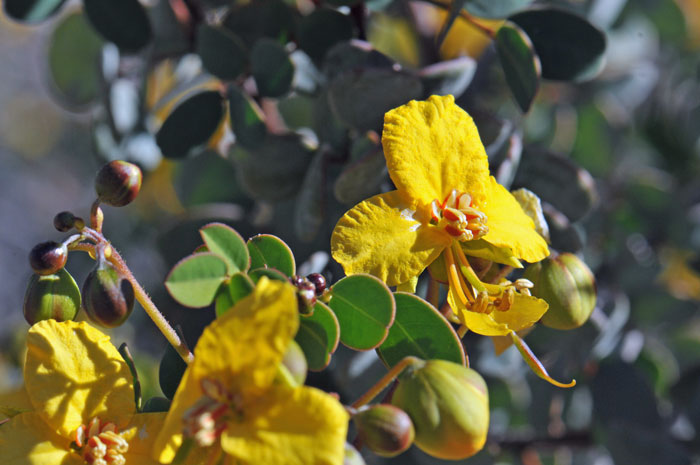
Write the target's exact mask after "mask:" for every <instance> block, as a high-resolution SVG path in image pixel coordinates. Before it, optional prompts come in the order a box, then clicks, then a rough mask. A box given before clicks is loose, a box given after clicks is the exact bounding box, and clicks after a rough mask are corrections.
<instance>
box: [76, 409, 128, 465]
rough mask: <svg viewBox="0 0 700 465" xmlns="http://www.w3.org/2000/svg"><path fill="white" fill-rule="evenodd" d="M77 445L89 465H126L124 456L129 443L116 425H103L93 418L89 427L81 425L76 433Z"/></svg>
mask: <svg viewBox="0 0 700 465" xmlns="http://www.w3.org/2000/svg"><path fill="white" fill-rule="evenodd" d="M75 444H76V445H77V446H78V448H79V449H80V451H81V454H82V456H83V459H84V460H85V463H87V464H89V465H124V464H126V458H125V457H124V454H125V453H126V451H128V450H129V443H128V442H127V441H126V439H124V438H123V437H122V436H121V435H120V434H119V431H118V430H117V425H115V424H114V423H102V422H101V421H100V419H99V418H93V419H92V420H91V421H90V423H89V424H88V425H80V426H79V427H78V429H77V430H76V432H75Z"/></svg>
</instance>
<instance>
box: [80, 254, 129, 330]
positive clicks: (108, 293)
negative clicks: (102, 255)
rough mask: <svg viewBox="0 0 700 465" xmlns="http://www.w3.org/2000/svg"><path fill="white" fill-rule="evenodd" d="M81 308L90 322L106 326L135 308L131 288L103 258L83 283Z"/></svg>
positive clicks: (119, 323)
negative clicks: (102, 261) (101, 262)
mask: <svg viewBox="0 0 700 465" xmlns="http://www.w3.org/2000/svg"><path fill="white" fill-rule="evenodd" d="M83 308H84V309H85V312H86V313H87V315H88V317H90V320H91V321H92V322H94V323H96V324H98V325H101V326H105V327H107V328H113V327H115V326H119V325H121V324H122V323H124V322H125V321H126V319H127V318H129V315H131V311H132V310H133V309H134V288H133V287H132V285H131V283H130V282H129V280H127V279H124V277H123V276H121V275H120V274H119V273H118V272H117V270H115V269H114V267H112V265H110V264H109V263H108V262H105V263H103V264H101V265H99V266H98V267H97V268H95V269H94V270H92V271H91V272H90V274H88V276H87V278H86V279H85V282H84V283H83Z"/></svg>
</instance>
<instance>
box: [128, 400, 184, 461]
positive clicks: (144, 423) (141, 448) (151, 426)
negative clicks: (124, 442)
mask: <svg viewBox="0 0 700 465" xmlns="http://www.w3.org/2000/svg"><path fill="white" fill-rule="evenodd" d="M166 415H167V414H166V413H165V412H154V413H138V414H135V415H131V417H130V421H129V425H128V427H127V428H126V430H127V433H128V441H129V450H128V451H127V452H126V453H125V454H124V458H125V459H126V463H127V464H129V465H155V464H157V463H159V462H158V461H156V460H153V458H152V452H153V446H154V444H155V442H156V438H157V436H158V433H159V432H160V430H161V428H162V427H163V424H164V422H165V417H166ZM185 463H189V461H187V462H185Z"/></svg>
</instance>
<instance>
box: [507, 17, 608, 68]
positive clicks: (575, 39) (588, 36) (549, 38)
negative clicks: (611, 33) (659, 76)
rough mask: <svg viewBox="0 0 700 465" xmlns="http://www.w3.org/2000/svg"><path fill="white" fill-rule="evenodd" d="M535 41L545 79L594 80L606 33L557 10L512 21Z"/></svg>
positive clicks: (580, 18)
mask: <svg viewBox="0 0 700 465" xmlns="http://www.w3.org/2000/svg"><path fill="white" fill-rule="evenodd" d="M509 20H510V21H512V22H514V23H515V24H517V25H518V26H520V27H521V28H522V30H523V31H525V33H526V34H527V35H528V37H529V38H530V40H531V41H532V43H533V45H534V47H535V52H536V53H537V56H538V57H539V58H540V62H541V64H542V77H543V78H544V79H552V80H558V81H570V80H576V79H582V78H590V77H592V75H591V74H592V73H591V68H592V67H593V68H595V67H596V66H598V65H599V64H600V63H601V61H600V60H601V58H602V57H603V54H604V53H605V47H606V40H605V34H604V33H603V32H602V31H600V30H599V29H598V28H596V27H595V26H593V25H592V24H591V23H589V22H588V20H586V19H585V18H583V17H581V16H578V15H576V14H574V13H569V12H567V11H564V10H559V9H556V8H537V9H532V10H528V11H523V12H522V13H518V14H516V15H513V16H511V17H510V18H509Z"/></svg>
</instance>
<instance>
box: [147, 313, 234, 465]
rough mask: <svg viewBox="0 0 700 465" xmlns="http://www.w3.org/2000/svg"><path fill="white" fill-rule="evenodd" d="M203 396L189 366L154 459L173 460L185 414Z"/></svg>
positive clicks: (158, 438)
mask: <svg viewBox="0 0 700 465" xmlns="http://www.w3.org/2000/svg"><path fill="white" fill-rule="evenodd" d="M229 313H230V312H229ZM195 360H196V359H195ZM193 363H194V362H193ZM201 396H202V390H201V388H200V387H199V381H198V380H196V379H194V378H193V377H192V371H191V370H190V369H189V368H188V369H187V370H186V371H185V374H184V376H183V377H182V380H181V381H180V385H179V386H178V388H177V392H175V397H173V402H172V404H171V405H170V409H169V410H168V414H167V416H166V418H165V422H164V423H163V426H162V427H161V430H160V431H159V432H158V433H157V434H158V435H157V437H156V439H155V442H154V444H153V449H152V451H151V453H152V457H153V458H154V459H156V460H158V461H159V462H160V463H170V462H172V461H173V458H175V454H177V451H178V449H179V448H180V445H182V418H183V415H184V413H185V411H186V410H187V409H189V408H190V407H192V405H194V403H195V402H197V400H199V398H200V397H201Z"/></svg>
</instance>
